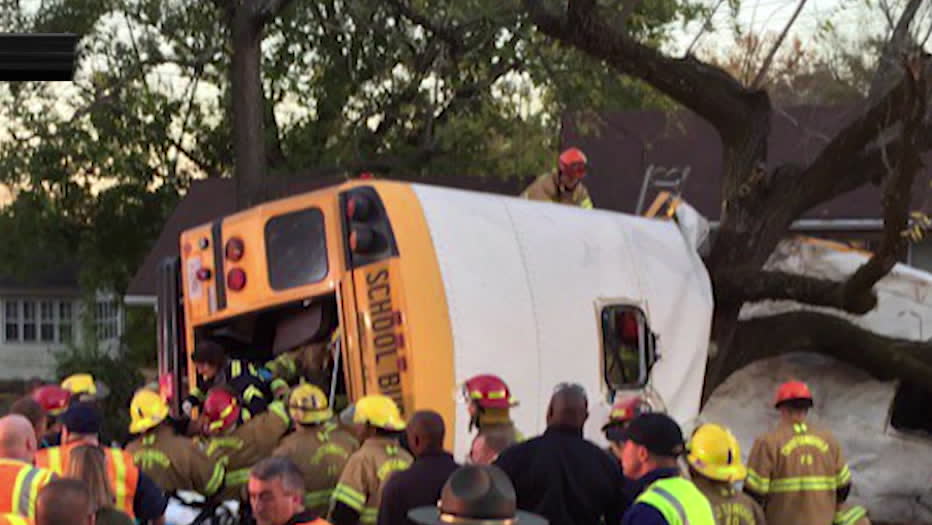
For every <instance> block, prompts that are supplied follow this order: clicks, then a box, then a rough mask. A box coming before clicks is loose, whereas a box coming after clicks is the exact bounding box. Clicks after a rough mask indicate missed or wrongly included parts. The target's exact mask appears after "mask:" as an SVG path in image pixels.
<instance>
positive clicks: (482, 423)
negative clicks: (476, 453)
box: [463, 374, 524, 450]
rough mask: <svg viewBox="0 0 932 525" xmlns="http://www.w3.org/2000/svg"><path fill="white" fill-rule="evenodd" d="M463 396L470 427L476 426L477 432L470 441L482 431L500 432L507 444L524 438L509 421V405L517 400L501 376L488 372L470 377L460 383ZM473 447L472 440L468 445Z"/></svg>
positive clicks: (511, 405) (512, 422) (484, 432)
mask: <svg viewBox="0 0 932 525" xmlns="http://www.w3.org/2000/svg"><path fill="white" fill-rule="evenodd" d="M463 395H464V396H465V397H466V399H467V400H468V402H469V405H468V406H469V430H470V431H471V430H472V429H473V428H475V429H478V431H479V432H478V433H477V434H476V436H475V437H474V438H473V442H475V440H476V438H478V437H479V436H480V435H484V434H501V435H502V437H503V438H504V439H505V440H506V441H507V442H508V445H513V444H515V443H518V442H520V441H524V436H523V435H522V434H521V432H520V431H519V430H518V429H517V428H516V427H515V424H514V421H512V420H511V407H513V406H516V405H517V404H518V402H517V401H516V400H515V399H514V398H513V397H512V395H511V390H509V389H508V385H506V384H505V382H504V381H502V379H501V378H500V377H498V376H495V375H491V374H482V375H477V376H473V377H471V378H469V379H467V380H466V382H465V383H464V384H463ZM474 446H475V443H473V444H472V445H470V450H472V449H473V448H474Z"/></svg>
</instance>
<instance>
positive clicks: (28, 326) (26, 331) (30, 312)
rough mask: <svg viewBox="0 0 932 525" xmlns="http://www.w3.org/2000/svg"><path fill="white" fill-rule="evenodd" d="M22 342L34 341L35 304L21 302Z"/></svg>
mask: <svg viewBox="0 0 932 525" xmlns="http://www.w3.org/2000/svg"><path fill="white" fill-rule="evenodd" d="M21 304H22V307H23V342H24V343H32V342H34V341H35V340H36V303H35V301H23V302H22V303H21Z"/></svg>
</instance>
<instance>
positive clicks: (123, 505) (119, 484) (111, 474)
mask: <svg viewBox="0 0 932 525" xmlns="http://www.w3.org/2000/svg"><path fill="white" fill-rule="evenodd" d="M85 444H86V443H80V442H75V443H69V444H67V445H62V446H60V447H49V448H44V449H42V450H40V451H39V452H38V453H37V454H36V465H38V466H39V467H42V468H47V469H49V470H51V471H52V472H54V473H56V474H58V475H62V474H63V473H64V471H65V465H66V464H67V458H68V452H69V451H70V450H71V449H72V448H74V447H75V446H78V445H85ZM101 449H102V450H103V451H104V454H105V455H106V458H107V479H108V480H109V481H110V485H111V487H112V488H113V495H114V496H116V503H115V504H114V507H115V508H116V509H117V510H120V511H123V512H125V513H126V514H127V515H129V517H130V518H135V517H136V515H135V514H134V513H133V499H134V498H135V497H136V487H137V485H138V484H139V469H138V468H137V467H136V464H135V463H134V462H133V456H132V455H130V453H129V452H126V451H124V450H121V449H118V448H110V447H101Z"/></svg>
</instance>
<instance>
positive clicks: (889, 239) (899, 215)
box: [845, 57, 928, 294]
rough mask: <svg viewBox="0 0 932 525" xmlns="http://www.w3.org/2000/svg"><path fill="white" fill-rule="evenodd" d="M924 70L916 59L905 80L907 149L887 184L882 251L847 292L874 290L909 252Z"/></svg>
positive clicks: (850, 282)
mask: <svg viewBox="0 0 932 525" xmlns="http://www.w3.org/2000/svg"><path fill="white" fill-rule="evenodd" d="M922 67H923V66H922V64H921V62H920V60H919V58H918V57H914V58H913V59H912V60H909V61H908V62H907V63H906V65H905V68H904V69H905V70H906V75H904V77H903V78H904V82H905V84H906V87H907V89H906V94H905V97H906V98H907V100H908V101H909V106H910V107H909V108H908V110H907V113H906V115H905V119H904V125H903V131H902V140H903V147H901V148H899V152H898V153H899V155H898V157H899V158H898V161H897V164H896V166H895V168H894V169H893V173H892V174H891V175H890V176H889V177H887V180H886V181H885V183H884V195H883V210H884V217H883V229H884V232H883V240H882V241H881V244H880V249H879V250H877V252H876V253H874V255H873V256H871V258H870V260H868V261H867V262H866V263H864V264H863V265H862V266H861V267H860V268H858V270H857V271H856V272H855V273H854V275H852V276H851V277H850V278H849V279H848V282H847V284H846V286H845V288H847V289H848V291H849V293H852V294H858V293H860V291H861V290H865V291H866V290H870V289H871V288H872V287H873V286H874V284H876V283H877V281H879V280H880V279H881V278H883V276H884V275H886V274H887V273H888V272H889V271H890V270H891V269H892V268H893V265H895V264H896V260H897V258H898V257H899V256H900V255H901V254H902V252H903V251H904V249H905V248H906V237H905V235H904V233H905V231H906V228H907V227H908V226H909V206H910V196H911V195H912V188H913V182H914V181H915V180H916V174H917V173H918V172H919V169H920V168H921V167H922V161H921V160H920V158H919V155H920V149H919V144H920V140H921V139H922V138H925V137H920V136H919V134H920V132H921V130H922V123H923V120H924V119H925V114H926V100H927V99H926V94H927V92H928V88H927V85H926V77H925V74H924V72H923V71H922Z"/></svg>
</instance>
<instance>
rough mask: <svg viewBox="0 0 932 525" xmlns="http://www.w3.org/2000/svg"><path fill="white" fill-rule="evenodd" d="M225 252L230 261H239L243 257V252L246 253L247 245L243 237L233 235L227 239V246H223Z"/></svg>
mask: <svg viewBox="0 0 932 525" xmlns="http://www.w3.org/2000/svg"><path fill="white" fill-rule="evenodd" d="M223 253H224V255H225V256H226V258H227V260H228V261H233V262H237V261H239V260H240V259H242V258H243V254H244V253H246V246H245V245H244V244H243V240H242V239H240V238H239V237H233V238H232V239H230V240H228V241H227V244H226V246H224V248H223Z"/></svg>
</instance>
